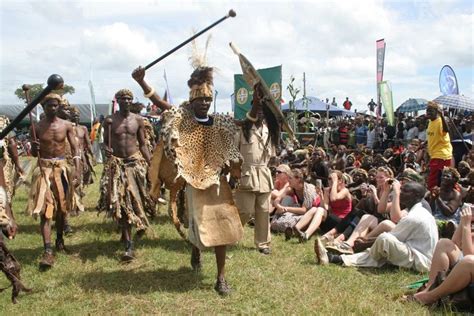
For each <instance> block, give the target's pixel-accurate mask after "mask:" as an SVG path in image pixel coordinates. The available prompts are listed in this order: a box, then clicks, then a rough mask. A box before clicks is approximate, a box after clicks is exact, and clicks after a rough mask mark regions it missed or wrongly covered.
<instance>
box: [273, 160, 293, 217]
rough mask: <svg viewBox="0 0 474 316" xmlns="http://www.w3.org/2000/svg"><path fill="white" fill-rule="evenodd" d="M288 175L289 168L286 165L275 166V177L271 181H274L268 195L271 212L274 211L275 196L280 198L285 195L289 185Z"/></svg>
mask: <svg viewBox="0 0 474 316" xmlns="http://www.w3.org/2000/svg"><path fill="white" fill-rule="evenodd" d="M290 176H291V169H290V167H289V166H288V165H285V164H281V165H279V166H278V167H276V170H275V177H274V179H273V182H274V183H275V185H274V188H273V190H272V194H271V196H270V213H271V214H273V212H274V211H275V206H274V202H275V200H276V199H277V198H281V197H282V196H283V195H285V192H286V190H287V189H288V187H289V186H290Z"/></svg>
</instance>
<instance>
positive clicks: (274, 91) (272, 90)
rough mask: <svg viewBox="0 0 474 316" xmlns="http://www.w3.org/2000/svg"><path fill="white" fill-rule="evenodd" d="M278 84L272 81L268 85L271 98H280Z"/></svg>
mask: <svg viewBox="0 0 474 316" xmlns="http://www.w3.org/2000/svg"><path fill="white" fill-rule="evenodd" d="M280 91H281V89H280V85H279V84H278V82H274V83H272V85H271V86H270V93H271V94H272V97H273V99H275V100H278V99H279V98H280Z"/></svg>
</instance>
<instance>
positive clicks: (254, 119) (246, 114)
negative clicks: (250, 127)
mask: <svg viewBox="0 0 474 316" xmlns="http://www.w3.org/2000/svg"><path fill="white" fill-rule="evenodd" d="M245 117H246V118H247V119H248V120H249V121H250V122H252V123H256V122H257V121H258V118H256V117H252V116H250V112H247V113H245Z"/></svg>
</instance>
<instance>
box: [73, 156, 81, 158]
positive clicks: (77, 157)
mask: <svg viewBox="0 0 474 316" xmlns="http://www.w3.org/2000/svg"><path fill="white" fill-rule="evenodd" d="M72 159H81V156H74V157H72Z"/></svg>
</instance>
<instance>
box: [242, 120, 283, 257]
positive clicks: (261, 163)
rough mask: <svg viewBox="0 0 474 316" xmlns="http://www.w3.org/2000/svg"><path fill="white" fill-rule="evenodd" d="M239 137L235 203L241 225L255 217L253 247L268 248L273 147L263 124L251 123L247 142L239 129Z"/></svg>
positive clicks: (269, 239)
mask: <svg viewBox="0 0 474 316" xmlns="http://www.w3.org/2000/svg"><path fill="white" fill-rule="evenodd" d="M238 137H239V141H238V144H239V149H240V153H241V154H242V157H243V163H242V176H241V178H240V181H239V187H238V189H237V192H236V194H235V202H236V205H237V208H238V209H239V212H240V219H241V221H242V224H245V223H247V222H248V221H249V219H250V218H251V216H255V237H254V241H255V244H256V246H257V247H258V248H259V249H264V248H268V247H269V246H270V241H271V235H270V222H269V209H270V195H271V191H272V189H273V180H272V174H271V171H270V169H269V168H268V167H267V166H268V162H269V160H270V157H271V156H272V155H273V154H274V148H273V146H272V144H271V142H270V141H268V143H267V140H268V138H269V137H270V136H269V132H268V128H267V126H266V125H263V126H262V127H261V128H257V127H256V126H255V125H253V126H252V128H251V130H250V137H249V141H248V142H247V140H246V139H245V137H244V134H243V132H242V130H240V133H239V135H238Z"/></svg>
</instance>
